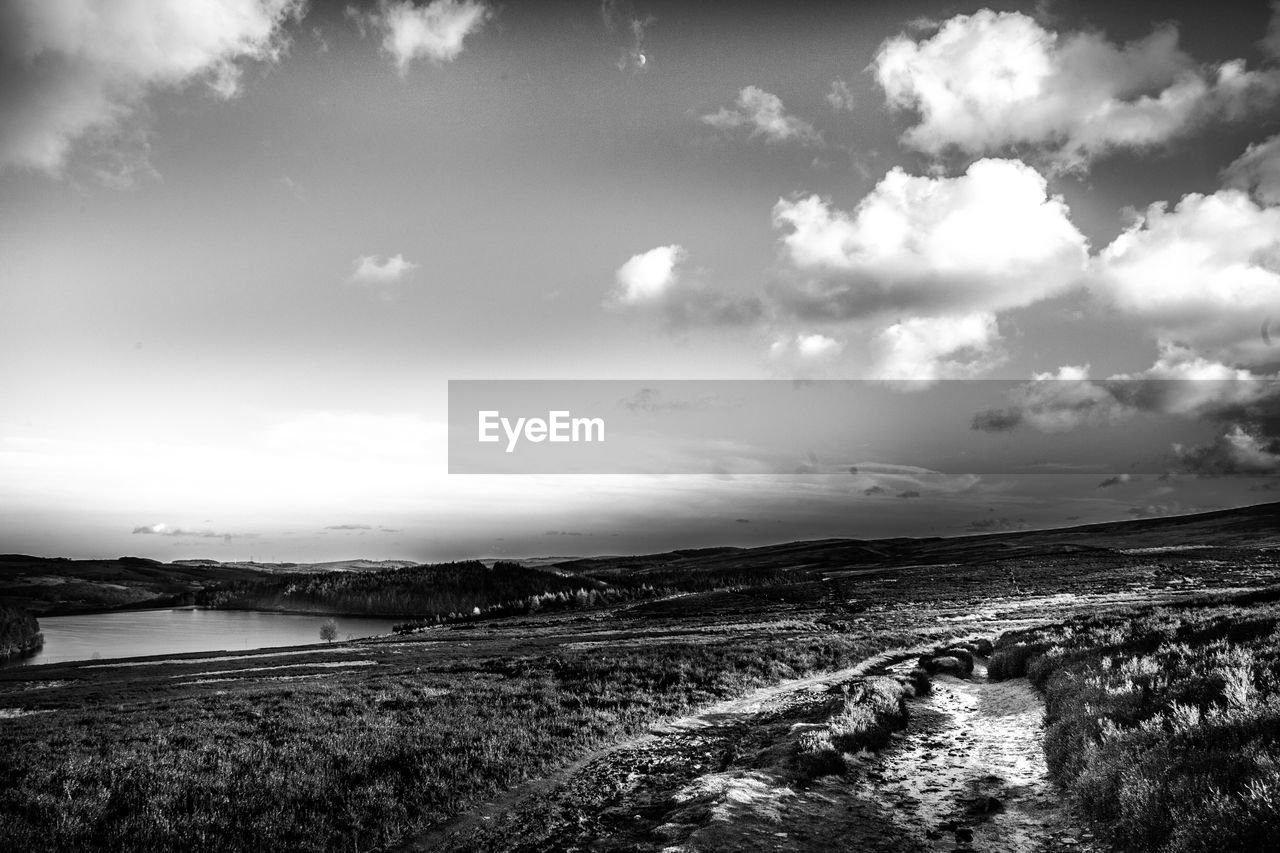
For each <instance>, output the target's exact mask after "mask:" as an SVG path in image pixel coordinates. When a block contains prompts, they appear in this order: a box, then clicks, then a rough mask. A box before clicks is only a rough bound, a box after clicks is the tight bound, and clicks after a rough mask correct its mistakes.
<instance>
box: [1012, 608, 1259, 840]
mask: <svg viewBox="0 0 1280 853" xmlns="http://www.w3.org/2000/svg"><path fill="white" fill-rule="evenodd" d="M989 671H990V673H991V675H992V676H993V677H1005V678H1009V677H1018V676H1022V675H1025V676H1027V677H1028V678H1029V679H1030V680H1031V681H1032V682H1033V683H1034V684H1036V685H1037V686H1039V687H1040V688H1041V689H1042V690H1043V691H1044V694H1045V699H1046V723H1047V731H1046V735H1045V756H1046V759H1047V761H1048V765H1049V769H1050V772H1051V773H1052V775H1053V777H1054V778H1055V780H1056V781H1057V782H1058V783H1059V784H1060V785H1061V786H1062V787H1063V788H1064V789H1065V790H1066V791H1067V792H1069V794H1070V795H1071V797H1072V798H1073V799H1074V800H1075V802H1076V804H1077V805H1078V806H1079V807H1080V809H1081V811H1082V812H1083V813H1084V814H1086V815H1087V816H1088V817H1089V818H1090V819H1091V820H1092V821H1093V822H1094V823H1095V824H1096V825H1097V827H1098V828H1099V829H1100V830H1101V831H1102V832H1103V833H1104V835H1105V837H1106V838H1107V839H1108V841H1109V842H1110V843H1111V844H1112V846H1113V847H1114V848H1115V849H1117V850H1125V851H1163V853H1192V851H1204V852H1205V853H1208V851H1259V853H1262V851H1271V850H1275V849H1277V844H1278V843H1280V589H1272V590H1268V591H1264V592H1260V593H1252V594H1245V595H1236V596H1220V597H1218V598H1216V599H1209V600H1207V601H1202V602H1198V603H1195V604H1187V605H1183V606H1176V607H1174V606H1167V607H1155V608H1142V609H1138V610H1133V611H1129V612H1123V613H1116V614H1106V615H1098V616H1093V617H1088V618H1081V619H1078V620H1073V621H1070V622H1066V623H1063V624H1060V625H1055V626H1050V627H1044V628H1036V629H1031V630H1025V631H1019V632H1013V633H1010V634H1006V635H1004V636H1003V637H1002V638H1001V639H1000V641H999V642H998V643H997V649H996V654H995V657H994V658H993V660H992V665H991V667H990V670H989Z"/></svg>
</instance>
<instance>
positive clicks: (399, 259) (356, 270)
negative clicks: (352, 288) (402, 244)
mask: <svg viewBox="0 0 1280 853" xmlns="http://www.w3.org/2000/svg"><path fill="white" fill-rule="evenodd" d="M352 267H353V268H352V272H351V278H350V281H351V282H352V283H353V284H364V285H391V284H396V283H398V282H400V281H403V280H404V279H405V277H406V276H408V275H409V274H410V273H412V272H413V271H414V270H416V269H418V267H419V265H418V264H415V263H414V262H413V261H408V260H405V257H404V255H400V254H396V255H392V256H390V257H387V258H385V259H381V260H380V259H379V258H378V256H377V255H361V256H360V257H358V258H356V259H355V262H354V263H353V265H352Z"/></svg>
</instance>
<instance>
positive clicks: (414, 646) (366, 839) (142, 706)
mask: <svg viewBox="0 0 1280 853" xmlns="http://www.w3.org/2000/svg"><path fill="white" fill-rule="evenodd" d="M448 639H449V640H450V641H451V642H460V641H461V640H460V638H448ZM894 639H895V638H891V637H883V636H882V637H865V636H850V635H841V634H836V633H834V632H831V631H830V630H823V629H820V628H818V627H816V626H814V625H813V624H809V625H808V627H807V628H804V629H801V630H796V629H794V628H793V629H789V630H786V629H783V630H778V629H775V630H771V631H769V632H767V633H760V634H757V635H736V636H729V637H726V636H715V635H714V634H713V635H711V636H708V637H706V638H701V639H696V640H682V641H674V642H669V641H664V640H663V639H662V638H655V639H654V641H653V642H652V643H646V644H644V646H643V647H641V646H631V647H629V648H628V647H626V646H625V645H624V646H623V647H621V648H618V647H614V648H611V649H610V650H609V651H608V652H607V653H602V650H601V648H598V647H595V646H594V645H589V646H587V647H583V648H571V647H567V646H563V645H560V646H556V645H552V646H551V647H549V648H546V649H544V650H542V651H541V652H537V651H535V652H534V653H525V654H521V653H513V652H514V650H511V649H508V650H507V651H508V653H507V654H503V655H501V656H474V657H473V656H468V655H467V652H466V651H465V648H466V647H465V646H464V647H454V648H451V649H449V650H448V652H447V653H441V650H440V649H439V648H438V644H437V643H435V642H425V641H422V642H418V643H414V642H409V643H404V642H401V643H400V644H398V645H397V646H394V647H393V646H389V645H388V646H385V647H384V648H383V649H382V650H381V651H380V650H379V648H378V647H376V646H374V647H371V648H369V649H364V648H358V649H356V653H349V654H346V655H345V656H344V657H345V658H346V659H347V662H348V665H349V666H350V667H351V668H350V669H348V670H346V671H345V672H341V671H340V672H341V674H338V675H331V674H330V673H332V672H333V670H332V669H328V670H326V669H321V668H320V667H322V666H329V665H330V664H333V665H336V664H338V663H339V662H340V661H333V660H326V661H324V662H323V663H321V662H316V663H312V664H310V665H308V664H307V663H306V662H305V661H306V659H305V658H304V659H302V660H303V662H301V663H298V662H296V661H298V660H299V659H298V658H292V659H289V658H284V659H282V658H279V657H276V658H272V657H270V656H267V657H262V658H258V662H257V664H256V666H257V667H265V666H270V667H277V668H280V669H281V671H282V672H284V673H288V675H286V676H284V678H287V679H289V680H285V681H280V680H266V681H259V682H257V683H256V684H255V685H254V686H253V687H249V686H248V685H249V681H248V679H244V680H237V679H236V677H235V675H236V674H243V675H248V674H249V673H248V672H245V671H244V670H243V669H242V668H244V667H246V664H248V665H249V666H253V664H252V663H251V662H252V658H250V659H249V661H246V660H244V659H238V660H236V661H234V662H231V661H224V662H214V663H211V664H206V665H205V666H211V667H213V668H212V670H206V671H204V672H201V670H202V669H204V667H202V666H201V667H198V666H195V665H194V664H199V663H200V661H199V660H193V661H187V662H174V663H171V664H168V665H164V666H154V667H150V668H148V667H141V666H139V667H133V668H131V669H128V668H126V671H127V673H128V674H127V676H124V675H123V674H122V673H120V672H116V673H115V676H116V677H121V678H122V679H123V678H127V682H126V681H123V680H122V681H120V682H112V683H109V684H107V683H102V682H99V681H97V680H98V679H100V678H102V677H105V676H103V675H102V674H101V673H100V672H98V671H93V672H92V673H90V672H89V671H86V670H78V671H77V670H75V669H72V668H67V669H65V670H64V671H63V672H64V673H66V674H70V675H71V677H83V678H84V679H85V681H86V682H89V683H87V684H86V686H85V688H84V689H82V690H78V691H69V690H67V689H65V688H64V689H63V691H62V694H63V699H62V702H63V703H65V704H64V706H63V707H61V708H57V709H50V713H44V714H32V715H29V716H23V717H19V718H17V719H12V720H8V721H6V722H5V724H4V726H3V727H0V842H2V843H0V846H3V848H4V849H6V850H23V851H44V850H48V851H53V850H73V849H93V850H119V851H147V850H156V851H159V850H184V851H185V850H192V851H196V850H209V851H261V850H264V849H268V850H320V849H324V850H352V851H355V850H361V851H365V850H369V849H371V848H383V847H387V846H392V845H394V844H396V843H398V842H401V841H403V840H404V839H406V838H407V837H410V836H411V835H412V834H413V833H414V832H416V831H419V830H421V829H422V828H424V827H427V826H430V825H432V824H436V823H439V822H441V821H443V820H445V819H447V818H449V817H450V816H452V815H454V814H456V813H458V812H459V811H461V810H463V809H465V808H466V807H467V806H468V805H470V804H473V803H475V802H477V801H478V800H479V799H481V798H484V797H486V796H490V795H492V794H493V793H495V792H497V791H500V790H502V789H505V788H508V787H510V786H511V785H513V784H516V783H518V782H520V781H521V780H523V779H525V778H529V777H537V776H539V775H542V774H544V773H546V772H547V771H549V770H550V769H552V768H554V767H556V766H558V765H559V764H561V763H562V762H563V761H564V760H566V758H568V757H572V756H574V755H580V754H583V753H584V752H586V751H588V750H590V749H592V748H594V747H597V746H600V745H602V744H605V743H607V742H609V741H612V740H616V739H617V738H619V737H622V736H624V735H627V734H632V733H636V732H638V731H639V730H641V729H642V728H643V727H644V726H645V725H646V724H648V723H650V722H652V721H653V720H654V719H656V718H657V717H659V716H662V715H669V714H676V713H680V712H684V711H687V710H689V709H690V708H692V707H694V706H696V705H699V704H702V703H706V702H708V701H710V700H713V699H717V698H722V697H726V696H729V695H733V694H736V693H739V692H741V691H743V690H744V689H746V688H748V687H752V686H756V685H762V684H767V683H772V682H777V681H780V680H783V679H787V678H791V677H796V676H799V675H801V674H805V673H809V672H811V671H814V670H823V669H831V668H837V667H840V666H843V665H847V664H850V663H852V662H854V661H856V660H858V659H860V658H861V657H863V656H865V655H868V654H871V653H874V652H876V651H879V650H880V649H881V648H883V647H884V645H885V644H886V643H891V642H893V640H894ZM349 651H350V649H349ZM331 657H332V656H331ZM241 658H243V656H241ZM357 658H360V659H357ZM291 661H292V662H291ZM369 661H372V662H373V665H366V666H363V667H361V668H359V669H357V668H356V666H357V665H359V664H361V663H368V662H369ZM45 669H53V667H47V668H45ZM106 669H107V670H108V674H111V668H110V667H107V668H106ZM228 671H230V672H231V675H230V676H229V675H227V674H226V673H228ZM152 673H154V674H152ZM195 676H201V677H199V678H197V677H195ZM308 676H310V677H308ZM139 679H141V681H139ZM202 682H204V683H202ZM233 685H234V687H233ZM229 687H230V688H233V689H230V690H228V689H227V688H229Z"/></svg>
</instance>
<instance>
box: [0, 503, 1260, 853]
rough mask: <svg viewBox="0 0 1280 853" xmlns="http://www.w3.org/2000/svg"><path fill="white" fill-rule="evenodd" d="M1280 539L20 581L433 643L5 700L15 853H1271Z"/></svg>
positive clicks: (1249, 516) (1199, 521)
mask: <svg viewBox="0 0 1280 853" xmlns="http://www.w3.org/2000/svg"><path fill="white" fill-rule="evenodd" d="M1278 508H1280V507H1277V506H1276V505H1268V506H1261V507H1249V508H1243V509H1237V510H1226V511H1222V512H1217V513H1208V514H1202V515H1195V516H1185V517H1176V518H1166V519H1149V520H1140V521H1130V522H1117V523H1115V524H1108V525H1093V526H1090V527H1081V528H1066V529H1062V530H1052V531H1026V532H1019V533H1008V534H990V535H984V536H970V537H962V538H954V539H893V540H824V541H819V542H801V543H789V544H780V545H774V546H767V547H763V548H746V549H742V548H717V549H708V550H699V551H677V552H671V553H666V554H654V555H644V556H638V557H603V558H592V559H581V560H571V561H561V562H559V563H556V564H554V565H549V566H530V565H523V566H522V565H518V564H494V565H487V564H484V563H455V564H444V565H440V566H400V565H397V566H389V567H383V568H373V569H367V568H362V569H361V570H360V571H351V572H334V571H332V570H330V569H325V570H321V571H307V570H305V567H302V568H303V569H304V570H303V571H293V570H292V569H294V568H299V567H285V569H284V570H278V569H277V570H272V571H260V570H258V569H255V568H253V567H246V566H235V567H230V568H228V569H226V571H225V572H223V571H222V568H221V567H220V566H210V565H201V566H190V565H188V566H186V569H187V570H189V571H184V572H176V573H174V574H173V575H172V576H171V575H169V574H167V567H168V566H170V565H172V564H151V563H150V561H148V563H147V564H146V565H131V564H129V563H124V562H122V561H87V562H92V563H93V565H91V566H87V567H86V568H84V569H83V570H79V569H77V567H76V566H75V565H72V564H74V563H75V562H76V561H61V562H58V561H46V562H47V563H55V564H56V565H55V566H54V569H53V570H56V571H57V572H59V574H56V575H55V576H57V577H61V578H64V580H63V581H62V582H59V583H47V582H42V581H39V580H33V578H40V577H48V576H50V575H48V574H41V572H48V571H53V570H50V569H48V566H47V565H45V564H42V563H41V560H40V559H39V558H30V557H23V558H21V559H19V558H13V559H11V560H9V566H13V565H20V566H21V570H20V571H14V572H10V571H8V568H6V567H5V566H0V572H3V575H2V576H0V593H3V597H2V598H0V601H3V602H4V603H6V604H8V605H11V606H22V605H23V604H24V603H26V604H30V603H31V602H34V601H38V602H41V603H42V605H41V606H43V607H44V609H43V610H42V611H40V612H45V613H47V612H60V611H59V608H62V607H71V608H74V607H77V606H82V605H83V603H84V602H85V601H86V600H87V597H86V592H85V590H86V587H84V586H82V584H88V585H89V587H88V588H90V589H91V588H93V587H97V586H106V585H109V586H111V587H114V588H123V592H119V590H118V598H120V599H122V600H125V599H127V600H128V601H129V602H132V603H134V604H136V605H139V606H147V605H150V606H155V605H156V604H158V603H163V602H164V601H165V599H166V597H169V596H174V595H179V596H190V597H191V602H192V603H195V602H201V601H202V602H204V603H206V604H207V605H208V606H247V607H262V608H266V609H290V610H310V611H313V612H352V609H353V608H356V609H355V612H374V611H375V610H376V608H379V607H381V608H387V607H390V606H392V604H393V605H394V607H396V608H399V609H397V610H395V612H394V615H396V616H398V617H400V616H402V617H405V622H404V623H402V625H401V628H400V630H399V631H398V632H397V633H394V634H390V635H387V636H384V637H377V638H368V639H364V640H356V641H349V642H340V643H334V644H330V645H316V646H303V647H296V648H288V649H266V650H260V651H256V652H246V653H235V654H226V653H224V654H194V655H157V656H152V657H148V658H135V659H127V660H108V661H86V662H81V663H71V664H49V665H42V666H28V667H17V668H9V669H4V670H0V845H3V846H4V848H5V849H21V850H65V849H88V850H232V851H235V850H260V849H275V850H321V849H323V850H352V851H356V850H359V851H368V850H458V851H461V850H477V851H478V850H494V851H497V850H530V851H532V850H572V849H582V850H586V849H591V850H618V851H621V850H654V851H657V850H740V849H769V850H835V849H847V848H848V847H849V846H850V845H853V846H854V847H855V848H861V849H868V850H892V851H899V850H901V851H907V850H954V849H957V848H959V849H982V850H1008V851H1015V850H1034V849H1042V850H1062V849H1068V848H1069V849H1076V850H1087V849H1098V850H1105V849H1117V850H1144V851H1146V850H1150V851H1155V850H1168V851H1191V850H1208V849H1210V848H1211V847H1212V849H1215V850H1266V849H1271V848H1270V847H1268V846H1266V845H1267V844H1269V843H1270V841H1271V840H1273V839H1274V838H1276V837H1277V833H1280V784H1278V781H1277V780H1278V777H1277V770H1276V767H1277V766H1278V762H1280V752H1278V749H1280V747H1278V746H1277V743H1276V739H1277V738H1276V735H1275V732H1276V731H1277V730H1278V728H1280V727H1277V725H1276V723H1277V721H1278V718H1277V711H1276V708H1277V707H1278V706H1277V704H1276V703H1277V701H1278V700H1277V698H1276V684H1277V682H1278V674H1280V642H1277V637H1280V634H1278V633H1277V625H1278V624H1280V552H1278V551H1277V547H1280V524H1277V521H1276V519H1277V517H1280V513H1278V512H1276V510H1277V509H1278ZM433 581H434V582H433ZM57 587H69V589H70V591H72V592H73V593H74V595H75V596H78V598H74V600H73V599H71V598H68V599H66V600H62V599H58V598H57V596H56V594H54V593H51V592H50V591H49V590H50V589H55V588H57ZM37 592H38V593H39V595H36V593H37ZM180 600H181V601H183V602H184V603H185V602H186V601H187V599H186V598H181V599H180ZM361 602H368V603H367V604H362V603H361ZM388 602H390V603H391V604H389V603H388ZM120 603H121V602H120V601H117V602H116V604H117V606H118V605H119V604H120ZM361 607H367V608H369V609H366V610H363V611H362V610H360V609H359V608H361Z"/></svg>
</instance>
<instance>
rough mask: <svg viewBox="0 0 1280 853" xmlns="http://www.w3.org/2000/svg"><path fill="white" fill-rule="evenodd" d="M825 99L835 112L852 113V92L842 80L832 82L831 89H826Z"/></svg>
mask: <svg viewBox="0 0 1280 853" xmlns="http://www.w3.org/2000/svg"><path fill="white" fill-rule="evenodd" d="M826 97H827V103H828V104H830V105H831V109H833V110H835V111H836V112H846V113H851V112H853V91H852V90H851V89H850V88H849V84H848V83H846V82H844V81H843V80H832V81H831V87H830V88H829V89H827V95H826Z"/></svg>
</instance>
